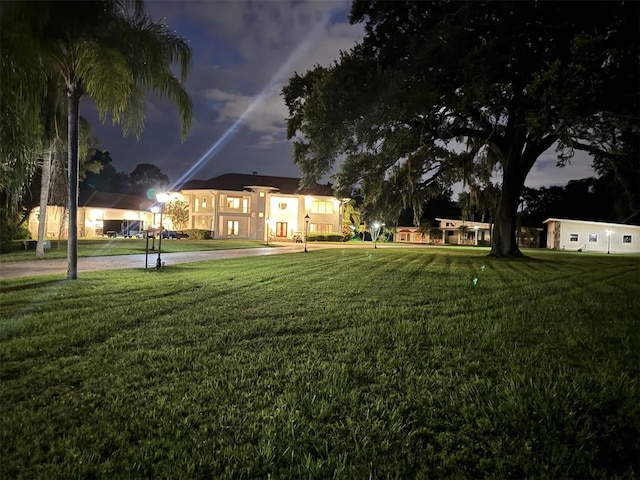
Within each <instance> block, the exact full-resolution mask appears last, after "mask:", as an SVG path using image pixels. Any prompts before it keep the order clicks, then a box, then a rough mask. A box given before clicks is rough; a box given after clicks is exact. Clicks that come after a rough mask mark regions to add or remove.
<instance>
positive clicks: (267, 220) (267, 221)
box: [265, 215, 270, 247]
mask: <svg viewBox="0 0 640 480" xmlns="http://www.w3.org/2000/svg"><path fill="white" fill-rule="evenodd" d="M269 222H270V220H269V216H268V215H267V219H266V220H265V225H266V227H267V247H268V246H269V230H270V228H269V226H270V225H269Z"/></svg>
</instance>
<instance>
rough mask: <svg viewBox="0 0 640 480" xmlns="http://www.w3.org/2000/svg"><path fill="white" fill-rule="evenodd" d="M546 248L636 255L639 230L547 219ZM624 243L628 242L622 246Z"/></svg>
mask: <svg viewBox="0 0 640 480" xmlns="http://www.w3.org/2000/svg"><path fill="white" fill-rule="evenodd" d="M544 223H545V224H547V227H548V229H547V248H548V249H552V250H567V251H574V252H576V251H578V250H580V251H583V252H601V253H607V252H610V253H640V227H639V226H634V225H624V224H620V223H604V222H588V221H580V220H565V219H556V218H550V219H548V220H546V221H545V222H544ZM625 239H626V240H628V241H626V242H625Z"/></svg>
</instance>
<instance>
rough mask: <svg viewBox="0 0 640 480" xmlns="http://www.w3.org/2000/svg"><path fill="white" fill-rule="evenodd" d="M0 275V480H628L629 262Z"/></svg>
mask: <svg viewBox="0 0 640 480" xmlns="http://www.w3.org/2000/svg"><path fill="white" fill-rule="evenodd" d="M530 254H531V258H528V259H518V260H510V261H504V260H502V261H499V260H494V259H489V258H486V257H483V256H481V255H479V254H478V251H477V250H473V249H468V250H463V249H460V250H454V249H378V250H376V251H373V250H372V249H367V250H361V249H355V250H354V249H348V248H345V249H334V250H326V251H315V252H311V253H310V254H308V255H305V254H302V253H295V254H283V255H277V256H268V257H257V258H248V259H234V260H224V261H216V262H201V263H197V264H183V265H175V266H169V267H167V268H166V269H165V270H164V271H161V272H155V271H153V272H151V271H138V270H132V271H131V272H130V274H129V275H127V276H126V277H122V275H119V274H118V273H117V272H96V273H91V274H88V273H87V274H83V276H82V278H81V279H80V280H78V281H74V282H68V281H59V280H56V279H54V278H53V277H37V278H23V279H12V280H3V281H0V286H1V287H2V304H1V305H0V312H1V318H2V320H1V323H0V381H1V382H2V383H1V385H2V388H1V389H0V406H1V408H2V415H1V416H0V419H1V420H0V455H1V457H0V464H1V465H2V467H0V472H1V475H2V477H3V478H29V479H31V478H48V479H49V478H51V479H56V478H143V477H144V478H149V477H154V478H228V479H236V478H322V479H325V478H554V479H556V478H637V477H638V476H640V464H639V460H638V458H640V456H638V453H639V452H640V433H639V432H640V385H639V384H638V379H639V373H640V362H639V360H640V358H639V352H640V328H639V327H640V320H639V317H638V312H639V311H640V295H639V294H640V269H639V268H638V267H639V266H640V262H639V260H640V259H639V258H638V257H637V256H607V255H593V254H591V255H589V254H570V253H562V252H530Z"/></svg>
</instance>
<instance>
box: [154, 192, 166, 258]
mask: <svg viewBox="0 0 640 480" xmlns="http://www.w3.org/2000/svg"><path fill="white" fill-rule="evenodd" d="M156 199H157V200H158V203H159V204H160V229H159V230H160V239H159V240H158V260H157V261H156V270H160V269H161V268H162V259H161V258H160V254H161V253H162V230H163V228H162V214H163V213H164V204H165V203H167V200H168V199H169V195H167V194H166V193H157V194H156Z"/></svg>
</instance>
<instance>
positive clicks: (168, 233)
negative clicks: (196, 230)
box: [162, 230, 189, 240]
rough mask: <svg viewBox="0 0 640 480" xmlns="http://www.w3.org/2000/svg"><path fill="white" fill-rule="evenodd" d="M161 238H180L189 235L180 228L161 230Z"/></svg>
mask: <svg viewBox="0 0 640 480" xmlns="http://www.w3.org/2000/svg"><path fill="white" fill-rule="evenodd" d="M162 238H168V239H175V240H180V239H181V238H189V235H188V234H186V233H184V232H182V231H180V230H165V231H164V232H162Z"/></svg>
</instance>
